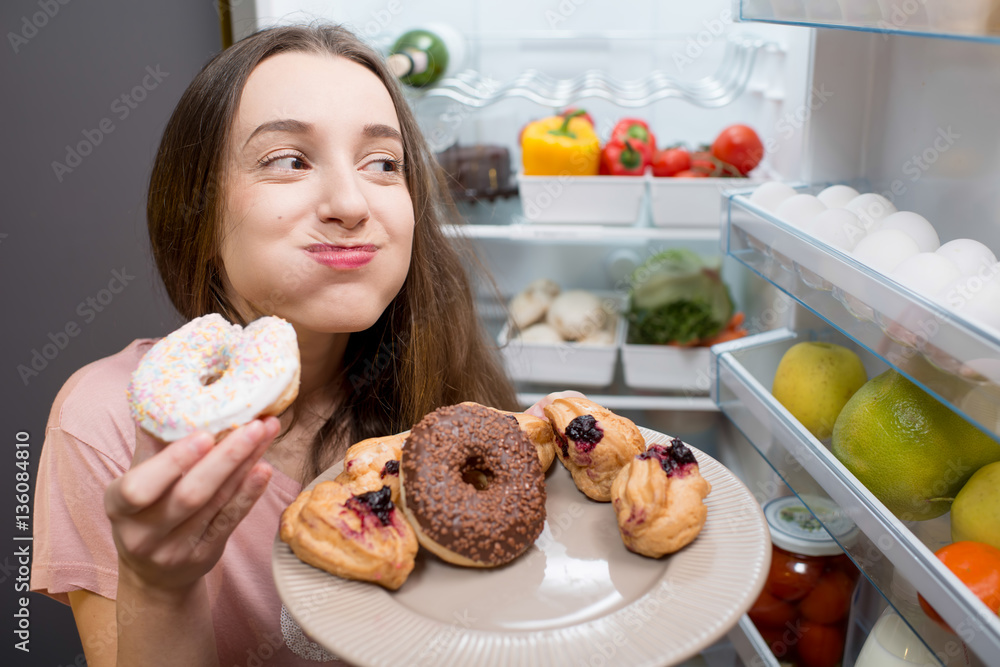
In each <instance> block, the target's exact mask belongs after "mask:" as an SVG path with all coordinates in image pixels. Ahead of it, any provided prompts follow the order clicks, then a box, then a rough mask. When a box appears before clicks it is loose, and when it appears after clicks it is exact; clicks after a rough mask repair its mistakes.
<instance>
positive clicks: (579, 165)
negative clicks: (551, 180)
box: [521, 111, 601, 176]
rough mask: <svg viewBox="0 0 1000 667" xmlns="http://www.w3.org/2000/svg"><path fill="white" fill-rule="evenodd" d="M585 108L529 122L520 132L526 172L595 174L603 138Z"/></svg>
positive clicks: (556, 174) (551, 174) (534, 174)
mask: <svg viewBox="0 0 1000 667" xmlns="http://www.w3.org/2000/svg"><path fill="white" fill-rule="evenodd" d="M582 113H583V112H582V111H579V112H576V113H572V114H569V115H567V116H550V117H549V118H543V119H541V120H536V121H535V122H533V123H529V124H528V125H527V126H526V127H525V128H524V131H523V132H522V134H521V161H522V163H523V166H524V175H525V176H561V175H570V176H596V175H597V168H598V163H599V161H600V156H601V142H600V140H599V139H598V138H597V134H596V133H595V132H594V126H593V125H591V124H590V123H589V122H587V121H586V120H584V119H582V118H578V117H577V116H578V115H579V114H582Z"/></svg>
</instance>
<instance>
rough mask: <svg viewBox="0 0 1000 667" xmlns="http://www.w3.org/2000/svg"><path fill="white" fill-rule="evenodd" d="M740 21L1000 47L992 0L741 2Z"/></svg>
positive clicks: (997, 15) (999, 22)
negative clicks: (960, 41)
mask: <svg viewBox="0 0 1000 667" xmlns="http://www.w3.org/2000/svg"><path fill="white" fill-rule="evenodd" d="M739 5H740V6H739V17H740V20H741V21H753V22H758V23H780V24H785V25H797V26H804V27H808V28H834V29H838V30H856V31H862V32H875V33H882V34H893V35H911V36H917V37H927V38H933V39H957V40H965V41H974V42H986V43H992V44H1000V12H998V7H997V5H996V3H995V2H993V1H992V0H970V1H968V2H957V1H956V0H920V1H919V2H917V1H916V0H818V1H817V0H805V1H803V0H741V1H740V2H739Z"/></svg>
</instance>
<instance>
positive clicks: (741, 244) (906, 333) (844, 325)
mask: <svg viewBox="0 0 1000 667" xmlns="http://www.w3.org/2000/svg"><path fill="white" fill-rule="evenodd" d="M822 187H823V186H816V187H813V188H802V189H801V191H802V192H811V193H813V194H815V192H816V191H818V190H821V189H822ZM723 216H724V221H723V224H724V229H723V240H722V243H723V250H724V251H725V252H727V253H728V254H730V255H731V256H733V257H734V258H736V259H737V260H738V261H739V262H741V263H742V264H744V265H745V266H747V267H748V268H749V269H751V270H752V271H753V272H755V273H756V274H758V275H760V276H761V277H763V278H764V279H765V280H767V281H768V282H770V283H772V284H773V285H775V286H776V287H778V288H779V289H781V290H782V291H784V292H786V293H787V294H788V295H790V296H791V297H792V298H794V299H795V300H796V301H798V302H799V303H800V304H802V305H803V306H805V307H806V308H808V309H809V310H811V311H813V312H814V313H816V314H817V315H819V316H820V317H822V318H823V319H825V320H826V321H827V322H829V323H830V324H831V325H833V326H834V327H836V328H838V329H840V330H841V331H843V332H844V333H846V334H847V335H848V336H849V337H851V338H852V339H854V340H855V341H857V342H858V343H859V344H860V345H862V346H863V347H864V348H865V349H867V350H868V351H869V352H871V353H872V354H874V355H876V356H878V357H879V358H880V359H882V360H883V361H885V362H886V363H887V364H889V365H890V366H892V367H893V368H895V369H896V370H898V371H899V372H900V373H902V374H903V375H905V376H906V377H907V378H909V379H910V380H911V381H913V382H915V383H916V384H918V385H920V387H921V388H923V389H924V390H925V391H927V392H928V393H930V394H932V395H933V396H935V397H936V398H937V399H938V400H940V401H942V402H944V403H945V404H947V405H948V406H949V407H951V408H952V409H953V410H954V411H955V412H957V413H959V414H961V415H962V416H963V417H964V418H966V419H968V420H969V421H971V422H972V423H974V424H976V425H977V426H978V427H979V428H981V429H982V430H983V431H985V432H986V433H988V434H989V435H990V436H992V437H993V438H994V439H997V440H1000V337H998V335H997V334H996V333H995V332H993V333H991V332H990V330H988V329H986V328H984V327H982V326H980V325H978V324H976V323H975V322H972V321H970V320H967V319H965V318H963V317H960V316H958V315H957V314H956V313H954V312H953V311H950V310H948V309H946V308H944V307H942V305H940V304H939V303H937V302H935V301H931V300H930V299H927V298H925V297H923V296H921V295H919V294H917V293H915V292H913V291H911V290H909V289H907V288H905V287H903V286H902V285H900V284H898V283H896V282H895V281H893V280H890V279H889V278H887V277H886V276H884V275H882V274H880V273H877V272H875V271H873V270H872V269H870V268H868V267H867V266H865V265H863V264H861V263H860V262H858V261H857V260H855V259H854V258H853V257H851V256H850V255H848V254H846V253H843V252H841V251H839V250H837V249H835V248H832V247H829V246H826V245H825V244H821V243H818V242H817V241H815V240H814V239H812V238H811V237H810V236H808V235H806V234H805V232H803V231H802V230H800V229H798V228H796V227H793V226H791V225H789V224H787V223H785V222H783V221H781V220H779V219H777V218H775V217H774V216H773V215H772V214H770V213H769V212H767V211H765V210H763V209H761V208H759V207H757V206H755V205H754V204H753V203H751V202H750V200H749V192H743V193H730V195H729V200H728V207H725V206H724V213H723ZM805 267H808V269H807V268H805Z"/></svg>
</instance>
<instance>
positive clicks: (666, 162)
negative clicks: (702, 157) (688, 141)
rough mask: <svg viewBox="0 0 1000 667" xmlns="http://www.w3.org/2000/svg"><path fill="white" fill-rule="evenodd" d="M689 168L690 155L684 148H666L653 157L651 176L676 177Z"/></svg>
mask: <svg viewBox="0 0 1000 667" xmlns="http://www.w3.org/2000/svg"><path fill="white" fill-rule="evenodd" d="M690 168H691V153H689V152H688V151H687V150H686V149H684V148H667V149H664V150H662V151H656V153H655V154H654V155H653V176H676V175H677V174H678V173H680V172H682V171H685V170H686V169H690Z"/></svg>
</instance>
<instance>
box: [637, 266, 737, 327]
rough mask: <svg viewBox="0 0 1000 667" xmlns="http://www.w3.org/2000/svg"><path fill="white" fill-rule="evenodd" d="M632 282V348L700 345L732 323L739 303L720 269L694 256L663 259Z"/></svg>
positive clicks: (638, 269)
mask: <svg viewBox="0 0 1000 667" xmlns="http://www.w3.org/2000/svg"><path fill="white" fill-rule="evenodd" d="M630 280H631V285H632V288H631V291H630V307H629V313H628V319H629V323H630V325H631V326H630V327H629V342H630V343H635V344H640V345H651V344H667V343H674V344H680V345H692V344H696V343H697V342H698V341H699V340H703V339H706V338H711V337H712V336H715V335H716V334H718V333H719V332H720V331H722V329H723V328H724V327H725V326H726V323H727V322H728V321H729V319H730V317H732V314H733V300H732V298H731V297H730V295H729V289H728V288H727V287H726V285H725V283H723V282H722V278H721V276H720V275H719V268H718V266H709V265H707V264H706V263H705V262H704V261H703V260H702V258H701V257H700V256H699V255H698V254H696V253H694V252H692V251H690V250H687V249H684V248H673V249H670V250H664V251H663V252H660V253H657V254H656V255H654V256H652V257H650V258H649V259H648V260H646V261H645V262H644V263H643V264H642V265H641V266H639V267H638V268H636V270H635V271H633V272H632V276H631V279H630Z"/></svg>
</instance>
